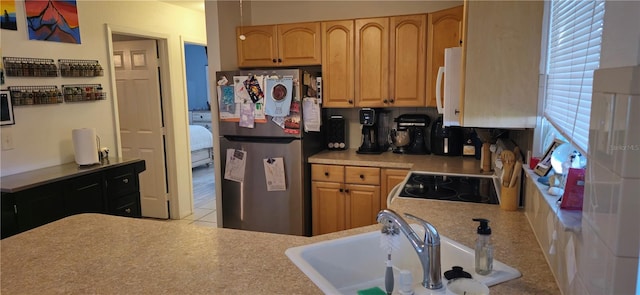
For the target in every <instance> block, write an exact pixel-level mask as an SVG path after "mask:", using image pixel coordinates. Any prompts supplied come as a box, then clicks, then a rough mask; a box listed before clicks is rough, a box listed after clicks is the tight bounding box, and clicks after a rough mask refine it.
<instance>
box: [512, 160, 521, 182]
mask: <svg viewBox="0 0 640 295" xmlns="http://www.w3.org/2000/svg"><path fill="white" fill-rule="evenodd" d="M521 171H522V162H520V161H516V164H515V166H513V172H512V174H511V180H510V181H509V187H515V186H516V180H518V179H519V178H520V174H521Z"/></svg>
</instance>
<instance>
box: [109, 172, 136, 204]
mask: <svg viewBox="0 0 640 295" xmlns="http://www.w3.org/2000/svg"><path fill="white" fill-rule="evenodd" d="M137 191H138V175H137V174H136V171H135V169H134V166H133V165H131V166H125V167H121V168H116V169H113V170H111V171H109V172H108V173H107V195H108V196H109V197H110V198H114V197H120V196H123V195H126V194H129V193H133V192H137Z"/></svg>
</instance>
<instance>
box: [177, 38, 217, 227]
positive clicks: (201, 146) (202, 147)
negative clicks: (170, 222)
mask: <svg viewBox="0 0 640 295" xmlns="http://www.w3.org/2000/svg"><path fill="white" fill-rule="evenodd" d="M183 46H184V48H183V49H184V59H185V74H186V81H187V102H188V112H189V113H188V117H189V132H190V134H189V136H190V145H191V146H190V150H191V163H192V167H191V172H192V185H193V214H192V215H190V216H187V217H185V219H187V220H193V223H194V224H198V225H202V226H211V227H217V210H216V194H215V174H214V173H215V169H214V165H213V155H214V152H213V133H212V132H211V131H212V130H211V128H212V126H213V125H212V122H211V105H210V104H211V96H210V93H209V79H208V76H209V75H208V58H207V47H206V46H205V45H201V44H195V43H186V42H185V43H183Z"/></svg>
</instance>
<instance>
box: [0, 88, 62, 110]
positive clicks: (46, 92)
mask: <svg viewBox="0 0 640 295" xmlns="http://www.w3.org/2000/svg"><path fill="white" fill-rule="evenodd" d="M8 88H9V91H10V92H11V102H12V103H13V105H14V106H21V105H35V104H57V103H62V92H61V91H60V89H58V86H11V87H8Z"/></svg>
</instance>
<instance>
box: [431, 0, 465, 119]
mask: <svg viewBox="0 0 640 295" xmlns="http://www.w3.org/2000/svg"><path fill="white" fill-rule="evenodd" d="M462 16H463V6H456V7H453V8H449V9H445V10H440V11H436V12H433V13H430V14H429V30H428V34H427V36H428V41H427V46H428V49H427V55H428V58H427V93H428V95H427V106H431V107H435V106H436V78H437V77H438V69H439V68H440V67H442V66H444V49H445V48H450V47H458V46H461V44H460V43H461V40H462Z"/></svg>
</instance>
